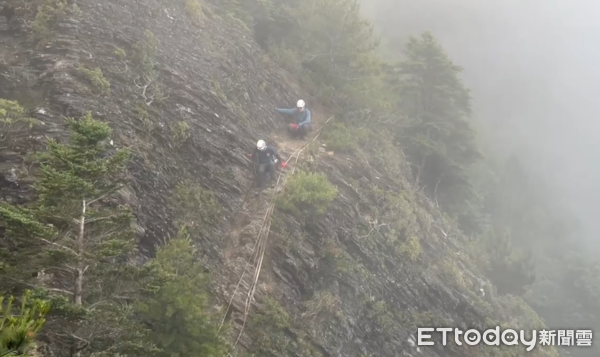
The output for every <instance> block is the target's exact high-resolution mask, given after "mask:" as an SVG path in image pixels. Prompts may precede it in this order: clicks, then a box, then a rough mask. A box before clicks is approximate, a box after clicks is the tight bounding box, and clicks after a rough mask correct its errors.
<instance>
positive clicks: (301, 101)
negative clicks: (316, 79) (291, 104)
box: [296, 99, 306, 108]
mask: <svg viewBox="0 0 600 357" xmlns="http://www.w3.org/2000/svg"><path fill="white" fill-rule="evenodd" d="M305 105H306V103H304V101H303V100H302V99H300V100H298V103H296V107H298V108H304V106H305Z"/></svg>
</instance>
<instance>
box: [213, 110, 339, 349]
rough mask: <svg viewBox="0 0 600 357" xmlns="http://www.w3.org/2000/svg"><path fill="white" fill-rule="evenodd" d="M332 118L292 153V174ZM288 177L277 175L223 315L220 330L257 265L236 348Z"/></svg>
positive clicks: (244, 324) (280, 173) (235, 344)
mask: <svg viewBox="0 0 600 357" xmlns="http://www.w3.org/2000/svg"><path fill="white" fill-rule="evenodd" d="M332 119H333V116H331V117H329V119H327V120H326V121H325V123H324V124H323V126H321V128H320V129H319V131H318V132H317V135H315V137H314V138H312V139H311V140H310V141H308V142H307V143H305V144H304V145H302V146H301V147H299V148H298V149H296V151H294V152H293V153H292V155H290V157H289V158H288V159H287V160H286V161H285V163H286V164H287V163H288V162H289V161H290V160H292V159H295V161H294V167H293V169H292V172H291V173H290V175H293V174H294V173H295V171H296V164H297V163H298V160H299V158H300V154H301V153H302V152H303V151H304V150H305V149H306V148H307V147H308V146H309V145H310V144H312V143H313V142H314V141H315V140H317V138H318V137H319V136H320V135H321V132H322V131H323V129H324V128H325V126H326V125H327V123H329V121H331V120H332ZM288 177H289V175H284V174H283V171H280V172H279V175H278V176H277V182H276V184H275V192H274V195H273V197H272V198H271V202H270V203H269V207H268V208H267V211H266V212H265V215H264V217H263V219H262V223H261V228H260V230H259V232H258V234H257V237H256V242H255V243H254V247H253V248H252V252H253V254H252V257H251V259H249V260H248V261H247V262H246V265H245V267H244V270H243V271H242V275H241V277H240V280H239V281H238V283H237V285H236V287H235V290H234V291H233V295H232V296H231V299H230V300H229V304H228V305H227V309H226V310H225V314H224V316H223V319H222V320H221V324H220V325H219V331H220V330H221V328H222V327H223V324H224V323H225V319H226V318H227V314H228V313H229V310H230V308H231V305H232V304H233V300H234V298H235V296H236V294H237V291H238V289H239V287H240V285H242V281H243V280H244V275H245V274H246V272H247V271H248V268H249V267H250V264H252V266H254V267H255V269H254V278H253V280H252V284H251V286H250V287H249V288H248V294H247V295H246V302H245V305H244V320H243V322H242V328H241V329H240V333H239V335H238V337H237V339H236V340H235V343H234V344H233V347H234V348H235V346H237V344H238V342H239V340H240V338H241V337H242V333H243V332H244V328H245V326H246V320H247V317H248V313H249V312H250V306H251V305H252V301H253V300H254V293H255V292H256V286H257V285H258V278H259V277H260V272H261V268H262V263H263V258H264V255H265V251H266V248H267V241H268V238H269V233H270V232H271V216H272V214H273V211H274V210H275V200H276V198H277V197H278V196H279V194H280V193H281V191H283V188H284V187H285V183H286V182H287V178H288ZM250 261H252V263H250Z"/></svg>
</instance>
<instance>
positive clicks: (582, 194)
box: [363, 0, 600, 249]
mask: <svg viewBox="0 0 600 357" xmlns="http://www.w3.org/2000/svg"><path fill="white" fill-rule="evenodd" d="M386 3H387V4H388V5H386ZM363 8H364V10H365V12H366V13H368V14H372V15H373V14H376V13H377V14H379V15H378V17H379V21H376V25H380V26H379V28H380V29H384V28H385V27H386V26H387V29H388V30H392V33H394V34H395V35H396V36H398V37H400V38H403V37H405V36H406V35H407V34H409V33H413V34H417V33H418V32H421V31H425V30H429V31H431V32H432V33H433V34H434V35H435V36H436V37H437V38H438V39H440V41H441V42H442V43H443V45H444V47H445V48H446V50H447V52H448V54H449V55H450V57H451V58H452V59H453V61H454V62H455V63H456V64H458V65H461V66H463V67H464V68H465V73H464V76H463V78H464V79H465V82H466V84H467V85H468V86H469V87H470V88H471V89H472V91H473V97H474V101H475V102H474V107H475V110H476V116H477V117H478V119H480V120H482V121H483V122H484V123H485V127H486V128H487V129H488V134H490V135H493V136H494V137H495V138H496V139H497V140H496V141H497V142H498V143H499V145H502V146H503V147H507V145H510V147H511V148H512V149H518V150H523V149H524V148H527V149H529V150H531V151H532V152H533V160H532V161H531V162H530V165H532V166H535V167H536V169H537V170H538V172H544V173H545V174H546V175H547V176H548V177H549V178H551V179H552V183H554V184H558V185H559V187H561V194H562V195H563V196H566V197H568V205H569V206H571V208H572V209H573V210H576V213H577V215H578V217H579V218H580V219H581V220H583V221H584V223H585V228H586V230H587V232H588V234H586V237H585V238H586V240H587V241H588V242H591V241H596V235H595V234H593V231H594V230H595V229H596V227H595V226H596V221H597V220H598V219H599V218H600V217H599V215H600V208H598V206H599V205H600V140H598V139H600V21H599V19H600V1H594V0H544V1H543V0H502V1H483V0H479V1H473V0H365V3H364V5H363ZM382 14H383V15H382ZM489 129H491V130H489ZM595 245H597V246H598V247H599V248H598V249H600V244H595Z"/></svg>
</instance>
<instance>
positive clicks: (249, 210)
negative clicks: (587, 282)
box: [0, 0, 557, 357]
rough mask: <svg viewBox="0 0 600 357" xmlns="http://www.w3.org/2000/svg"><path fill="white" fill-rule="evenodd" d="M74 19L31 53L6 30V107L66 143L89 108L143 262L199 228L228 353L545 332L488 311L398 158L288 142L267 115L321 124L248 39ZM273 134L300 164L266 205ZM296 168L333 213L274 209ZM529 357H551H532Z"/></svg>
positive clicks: (487, 294)
mask: <svg viewBox="0 0 600 357" xmlns="http://www.w3.org/2000/svg"><path fill="white" fill-rule="evenodd" d="M77 5H78V7H79V11H78V12H77V13H75V14H71V15H69V16H65V17H64V18H61V19H58V20H57V22H56V23H52V26H49V25H48V26H47V27H46V28H45V30H46V32H45V33H48V34H51V35H52V38H50V39H48V42H47V44H44V45H39V46H37V47H35V48H34V47H33V44H32V43H31V38H32V37H31V36H32V34H31V33H29V30H27V28H28V27H27V26H21V25H22V24H23V23H24V22H26V21H31V19H30V18H28V17H27V16H28V15H26V14H25V15H23V16H22V17H20V18H15V19H13V20H12V21H11V31H7V32H4V33H2V34H1V35H0V36H1V38H0V41H2V44H3V47H2V49H1V50H0V51H1V55H2V57H3V61H2V64H1V65H0V74H1V76H0V97H1V98H6V99H13V100H18V101H19V102H21V103H23V105H27V106H28V107H29V108H30V109H31V113H32V115H33V116H35V118H36V119H39V120H41V121H42V122H43V123H44V124H45V125H43V126H42V128H41V129H36V130H41V131H42V132H43V133H44V134H48V135H52V136H60V134H61V130H62V122H61V116H63V115H66V116H73V117H78V116H82V115H83V114H85V113H86V112H88V111H92V113H93V115H94V117H96V118H98V119H103V120H106V121H108V122H110V124H111V126H112V127H113V128H114V129H115V138H114V146H115V147H116V149H118V148H121V147H132V148H134V151H135V157H134V160H133V162H132V165H131V167H130V173H131V177H130V181H131V190H130V191H128V192H125V193H124V194H123V199H124V200H125V202H126V203H127V204H129V205H131V206H132V207H135V208H136V209H137V212H136V213H137V218H138V224H139V234H140V237H141V244H142V245H143V246H144V247H145V248H146V250H147V253H148V255H151V254H152V250H153V245H155V244H160V243H161V242H163V241H164V240H166V239H168V238H169V237H170V236H172V235H173V234H174V233H175V230H176V228H177V225H178V224H181V223H184V224H186V225H188V226H189V227H191V229H192V232H193V235H194V241H195V242H196V243H197V244H198V246H199V247H201V249H202V251H203V253H204V259H205V261H206V264H207V266H208V267H209V269H210V270H211V275H212V278H213V282H214V297H215V301H217V305H218V306H219V308H222V311H223V313H224V314H226V321H227V322H228V324H229V325H231V327H232V328H231V329H230V330H229V331H230V333H231V342H232V343H233V344H235V350H234V353H233V355H236V356H243V355H246V353H248V355H249V354H250V353H255V354H256V355H276V356H285V355H296V356H357V357H358V356H399V355H402V356H413V355H423V356H461V357H466V356H519V355H523V354H524V353H525V352H523V348H524V347H523V346H515V347H510V348H508V349H506V350H505V349H504V348H494V347H492V348H485V347H471V346H466V345H464V344H463V345H462V346H458V345H456V344H452V343H451V344H450V345H449V346H446V347H442V346H441V345H439V344H438V345H436V346H434V347H416V346H415V343H416V339H417V337H416V328H417V327H424V326H431V327H439V326H459V327H461V328H463V329H466V328H470V327H475V328H484V327H486V326H490V327H493V326H496V325H500V324H501V325H503V326H507V327H511V328H523V329H531V328H539V327H541V326H542V325H543V324H542V322H541V321H540V320H539V318H538V317H537V316H536V315H535V314H534V313H533V312H532V311H531V310H530V309H529V307H528V306H527V305H526V304H524V303H523V302H522V301H521V300H520V299H519V298H515V297H511V296H503V297H496V296H494V294H493V290H494V289H493V288H489V284H488V283H487V282H486V280H485V278H483V274H482V273H481V272H479V271H478V261H477V259H478V258H479V257H480V255H479V254H478V252H477V251H474V250H472V249H473V246H472V245H471V244H470V242H469V240H468V239H467V238H466V237H465V236H464V235H463V234H462V233H461V232H459V231H458V229H457V228H456V227H454V226H453V224H452V223H450V220H448V219H447V218H446V217H445V216H444V215H443V214H442V213H440V212H439V211H438V209H437V208H436V206H435V204H434V203H432V202H430V201H429V200H427V199H426V198H425V197H424V196H423V195H422V194H421V193H420V192H419V191H418V190H417V189H415V187H414V186H413V185H412V184H411V182H412V179H411V173H410V170H409V169H408V164H407V163H406V161H405V159H404V157H403V154H402V153H401V152H399V151H398V150H397V149H395V148H393V147H390V148H387V147H384V148H382V151H381V152H379V155H376V154H372V155H370V156H369V157H368V158H367V157H362V156H361V157H354V156H348V155H344V154H339V153H335V152H334V153H331V152H327V151H326V150H325V149H326V148H325V149H324V148H323V146H322V145H321V144H322V143H321V142H319V140H318V139H317V140H315V141H311V142H309V145H306V146H303V145H304V144H305V143H303V142H298V141H292V140H289V139H287V138H286V137H285V135H283V127H284V126H285V125H284V124H283V123H284V120H283V119H282V118H280V117H277V116H276V115H275V114H274V112H273V107H274V106H275V105H277V106H285V105H289V104H291V103H294V102H295V100H296V99H297V98H299V97H302V98H305V99H306V100H307V102H308V103H309V105H310V107H311V108H314V109H315V113H316V119H315V120H316V122H317V125H316V130H315V131H313V133H312V137H314V136H316V135H317V134H318V132H319V130H320V128H321V127H322V126H323V125H324V124H325V123H326V121H327V120H328V119H329V118H330V116H329V115H327V113H326V110H323V109H321V108H320V107H319V106H318V104H313V103H316V102H315V101H314V99H313V98H310V97H309V96H308V95H307V93H305V92H303V91H301V90H300V89H299V88H298V87H296V86H294V85H292V84H290V83H291V79H290V76H289V75H287V74H286V73H285V72H284V71H283V70H281V69H279V68H278V67H277V66H276V65H275V64H274V63H272V62H271V61H270V60H269V58H268V57H267V56H266V54H265V53H264V52H263V51H262V50H261V49H260V48H259V46H258V45H257V44H256V43H255V41H254V40H253V38H252V35H251V33H250V32H249V31H248V30H247V29H244V27H243V26H241V25H239V24H237V23H236V21H234V20H231V19H223V18H220V17H218V16H216V15H215V12H214V11H213V9H212V8H211V7H210V5H204V4H203V7H202V10H200V9H198V8H190V7H187V8H186V3H185V2H183V1H182V2H172V3H168V4H167V3H164V2H160V1H155V0H149V1H145V2H135V1H126V0H107V1H102V2H93V1H89V0H86V1H81V2H78V3H77ZM155 62H156V63H157V65H156V66H155ZM96 68H99V69H100V71H94V70H95V69H96ZM347 115H348V116H351V115H368V114H361V113H353V114H352V113H348V114H347ZM331 122H335V118H334V119H332V121H331ZM331 122H329V123H331ZM327 125H329V124H327ZM326 129H327V127H326V126H325V130H326ZM271 132H272V133H273V137H272V138H270V140H271V141H273V142H275V143H276V145H278V146H279V147H280V149H281V152H282V154H283V156H284V157H286V158H288V157H292V158H293V159H292V160H290V168H289V169H286V170H284V174H283V175H282V177H281V180H282V181H280V184H279V185H278V186H277V187H276V188H275V189H274V190H272V191H271V192H272V193H278V194H279V197H280V198H279V201H278V200H277V199H276V198H275V197H274V196H271V195H269V194H266V195H262V196H259V197H254V196H252V195H249V188H250V186H251V182H252V177H251V175H250V171H251V167H250V164H249V160H248V159H247V158H246V156H245V153H246V152H249V150H251V149H252V148H253V144H254V142H255V141H256V140H257V139H258V138H261V137H262V138H265V137H267V138H268V135H269V133H271ZM36 135H37V134H36ZM36 135H31V136H28V135H24V136H22V137H21V136H13V137H12V139H11V148H10V150H9V149H8V148H3V149H2V150H3V151H2V152H1V153H0V154H1V155H2V164H1V170H2V172H3V176H4V179H3V185H2V195H3V199H5V200H12V201H17V200H21V199H22V198H23V196H24V193H23V192H22V191H21V187H22V186H24V185H25V184H26V183H27V177H26V169H25V166H24V165H23V164H22V163H21V161H20V158H22V156H23V154H25V153H26V152H27V151H29V150H30V149H31V148H32V145H34V144H35V142H37V141H38V140H39V139H40V136H36ZM31 140H32V141H33V142H30V141H31ZM302 148H303V149H304V150H302V151H301V152H299V149H302ZM13 169H14V170H13ZM301 169H303V170H304V171H307V172H320V173H324V174H325V175H326V177H327V178H328V180H329V181H330V182H331V183H332V184H334V185H335V186H336V187H337V194H336V195H335V199H334V200H333V202H332V203H331V204H330V205H329V207H328V208H329V209H328V210H327V212H326V213H322V214H320V213H319V212H317V211H316V210H312V212H310V210H311V208H308V211H309V212H308V213H307V212H306V209H299V210H297V211H295V212H294V211H293V210H292V212H290V211H289V210H284V209H282V208H283V207H284V205H281V204H275V203H276V202H279V203H281V202H284V201H282V200H285V197H286V194H288V191H287V190H286V188H287V187H288V186H286V185H284V183H288V182H290V180H292V178H291V177H295V176H292V174H295V173H296V171H294V172H292V170H301ZM13 172H16V173H17V179H16V181H15V180H14V179H12V177H11V174H12V173H13ZM182 182H184V183H190V182H191V183H192V184H194V185H200V187H201V189H200V190H201V191H202V192H201V193H200V194H199V195H198V197H200V198H201V199H200V201H193V200H192V201H190V202H188V203H187V205H185V206H186V207H187V211H183V212H182V211H181V210H177V208H176V207H174V205H173V204H172V200H173V192H174V191H177V187H180V188H181V186H178V184H181V183H182ZM317 182H321V181H317ZM325 182H326V181H325ZM181 192H183V193H184V194H180V195H178V196H176V199H178V200H179V201H185V200H186V199H188V198H191V196H194V195H185V192H189V191H185V187H183V189H182V190H181ZM212 195H214V197H215V198H216V199H215V200H213V199H212V198H207V197H212ZM194 197H196V196H194ZM203 198H204V200H203ZM179 203H181V202H179ZM288 203H289V202H288ZM288 208H289V205H288ZM263 228H266V229H267V230H266V231H265V230H263ZM261 231H262V233H261ZM259 238H260V240H258V241H257V239H259ZM257 242H258V243H262V245H261V244H257ZM255 245H257V247H258V248H262V249H264V256H263V254H262V253H260V250H258V251H257V250H256V249H255V250H253V247H255ZM255 253H257V254H255ZM258 267H260V268H259V269H258ZM245 268H247V269H246V273H245V274H244V276H243V278H242V274H243V271H244V270H245ZM259 271H260V276H258V279H257V280H256V281H257V282H258V284H257V287H256V293H255V294H254V293H253V292H252V291H253V290H254V286H253V280H254V278H256V276H257V273H258V272H259ZM240 279H241V280H240ZM238 282H239V284H238ZM238 286H239V287H238ZM236 287H237V288H236ZM234 292H235V294H234ZM482 295H484V296H482ZM248 296H250V298H251V299H248V301H251V304H246V303H245V302H246V300H247V297H248ZM252 298H254V299H252ZM230 301H233V302H232V304H231V308H230V309H228V308H227V307H228V304H229V302H230ZM247 309H248V310H247ZM246 312H247V313H246ZM245 316H246V317H247V318H245ZM240 331H241V332H242V335H241V338H240V340H239V343H236V341H237V337H238V334H239V332H240ZM531 355H532V356H556V355H557V354H556V352H555V351H554V350H546V349H539V348H538V349H536V350H535V351H534V352H531Z"/></svg>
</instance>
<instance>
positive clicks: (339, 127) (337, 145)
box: [323, 123, 369, 153]
mask: <svg viewBox="0 0 600 357" xmlns="http://www.w3.org/2000/svg"><path fill="white" fill-rule="evenodd" d="M368 135H369V132H368V130H367V129H354V128H349V127H348V126H346V125H344V124H342V123H333V124H331V127H329V128H328V129H326V130H324V131H323V139H324V140H325V144H326V145H327V148H328V149H330V150H335V151H342V152H348V153H351V152H354V151H356V150H358V149H359V146H360V145H362V144H364V143H365V142H366V140H367V138H368Z"/></svg>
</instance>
